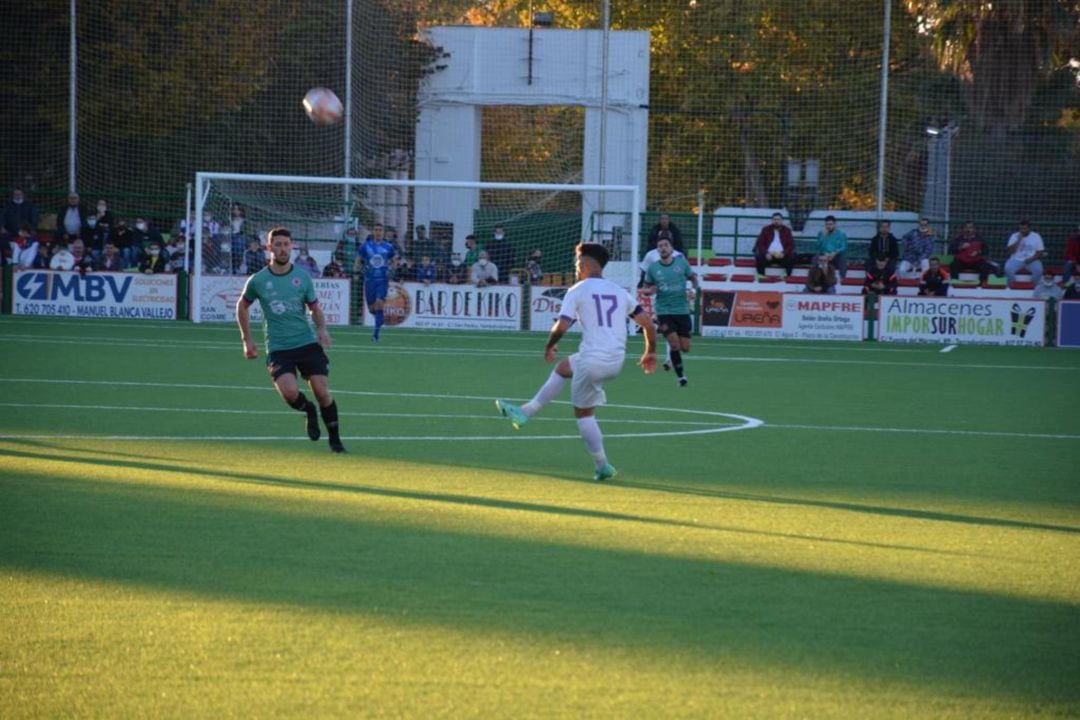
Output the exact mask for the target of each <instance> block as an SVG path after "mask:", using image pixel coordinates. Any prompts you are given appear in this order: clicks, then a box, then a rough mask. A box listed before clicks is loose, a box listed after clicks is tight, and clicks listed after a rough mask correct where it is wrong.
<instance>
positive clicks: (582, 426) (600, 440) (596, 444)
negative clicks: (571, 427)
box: [577, 415, 607, 467]
mask: <svg viewBox="0 0 1080 720" xmlns="http://www.w3.org/2000/svg"><path fill="white" fill-rule="evenodd" d="M577 426H578V431H579V432H581V439H582V440H584V441H585V448H586V449H587V450H588V451H589V454H590V455H592V456H593V459H594V460H596V467H603V465H604V463H606V462H607V456H606V455H605V454H604V434H603V433H602V432H600V425H599V424H598V423H597V422H596V416H595V415H589V416H588V417H583V418H578V421H577Z"/></svg>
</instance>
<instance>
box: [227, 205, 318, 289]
mask: <svg viewBox="0 0 1080 720" xmlns="http://www.w3.org/2000/svg"><path fill="white" fill-rule="evenodd" d="M246 221H247V213H246V212H245V210H244V207H243V205H241V204H240V203H233V206H232V208H231V209H230V210H229V260H230V263H231V266H232V273H233V275H237V274H239V272H240V266H241V265H242V264H243V263H244V249H245V247H244V246H245V243H244V223H245V222H246ZM312 277H318V276H317V275H313V276H312Z"/></svg>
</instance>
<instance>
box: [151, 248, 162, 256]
mask: <svg viewBox="0 0 1080 720" xmlns="http://www.w3.org/2000/svg"><path fill="white" fill-rule="evenodd" d="M160 254H161V251H160V250H158V249H157V248H150V255H152V256H153V257H157V256H158V255H160Z"/></svg>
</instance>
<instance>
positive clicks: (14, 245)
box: [9, 223, 39, 270]
mask: <svg viewBox="0 0 1080 720" xmlns="http://www.w3.org/2000/svg"><path fill="white" fill-rule="evenodd" d="M9 245H10V252H11V264H12V265H14V266H15V269H16V270H29V269H30V268H32V267H34V261H35V259H36V258H37V254H38V247H39V243H38V239H37V237H36V236H35V235H34V229H33V228H32V227H30V223H23V224H22V227H20V228H19V231H18V232H17V233H15V236H14V237H13V238H12V239H11V241H10V243H9Z"/></svg>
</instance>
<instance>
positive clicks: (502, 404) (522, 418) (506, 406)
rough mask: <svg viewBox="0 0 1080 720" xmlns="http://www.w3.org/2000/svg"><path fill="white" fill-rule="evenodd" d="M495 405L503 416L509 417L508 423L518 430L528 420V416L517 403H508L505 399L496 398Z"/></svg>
mask: <svg viewBox="0 0 1080 720" xmlns="http://www.w3.org/2000/svg"><path fill="white" fill-rule="evenodd" d="M495 407H497V408H498V409H499V412H500V413H502V416H503V417H507V418H510V424H511V425H513V426H514V429H515V430H520V429H521V426H522V425H524V424H525V423H527V422H529V417H528V415H526V414H525V413H523V412H522V411H521V408H519V407H518V406H517V405H514V404H513V403H508V402H506V401H505V400H496V401H495Z"/></svg>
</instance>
